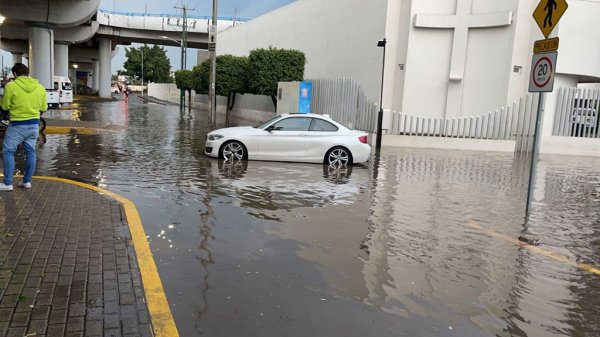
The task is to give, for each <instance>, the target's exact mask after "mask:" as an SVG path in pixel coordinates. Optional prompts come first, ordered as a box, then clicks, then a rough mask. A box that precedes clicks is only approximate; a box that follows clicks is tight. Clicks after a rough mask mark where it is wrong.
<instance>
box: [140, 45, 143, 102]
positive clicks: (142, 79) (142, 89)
mask: <svg viewBox="0 0 600 337" xmlns="http://www.w3.org/2000/svg"><path fill="white" fill-rule="evenodd" d="M140 50H141V52H142V96H144V46H142V47H141V48H140Z"/></svg>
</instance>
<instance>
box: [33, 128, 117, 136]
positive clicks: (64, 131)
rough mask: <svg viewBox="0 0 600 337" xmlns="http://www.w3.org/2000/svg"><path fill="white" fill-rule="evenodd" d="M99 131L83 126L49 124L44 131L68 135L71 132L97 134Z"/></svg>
mask: <svg viewBox="0 0 600 337" xmlns="http://www.w3.org/2000/svg"><path fill="white" fill-rule="evenodd" d="M98 131H100V130H98V129H92V128H88V127H82V126H47V127H46V129H45V130H44V133H45V134H47V135H68V134H71V133H76V134H80V135H95V134H97V133H98ZM102 131H110V130H102Z"/></svg>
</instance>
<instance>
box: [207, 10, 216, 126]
mask: <svg viewBox="0 0 600 337" xmlns="http://www.w3.org/2000/svg"><path fill="white" fill-rule="evenodd" d="M217 6H218V0H213V15H212V27H210V28H209V33H208V36H209V41H208V50H209V51H210V83H209V88H208V92H209V94H208V96H209V98H210V115H211V117H212V124H213V126H214V127H216V126H217V94H216V82H217V21H218V16H217V13H218V10H217Z"/></svg>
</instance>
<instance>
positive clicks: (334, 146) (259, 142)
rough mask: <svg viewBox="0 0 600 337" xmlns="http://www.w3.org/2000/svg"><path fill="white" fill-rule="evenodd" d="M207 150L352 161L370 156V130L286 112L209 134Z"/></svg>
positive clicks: (226, 155) (219, 154)
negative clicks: (265, 119)
mask: <svg viewBox="0 0 600 337" xmlns="http://www.w3.org/2000/svg"><path fill="white" fill-rule="evenodd" d="M205 146H206V148H205V153H206V155H207V156H209V157H215V158H221V159H238V160H242V159H249V160H273V161H292V162H307V163H325V164H330V165H336V166H341V165H350V164H352V163H363V162H366V161H367V160H369V156H370V154H371V147H370V146H369V144H368V140H367V134H366V133H365V132H362V131H356V130H350V129H348V128H346V127H345V126H343V125H341V124H340V123H338V122H336V121H334V120H332V119H331V118H330V117H329V116H328V115H317V114H284V115H280V116H276V117H275V118H273V119H271V120H269V121H266V122H264V123H262V124H260V125H257V126H254V127H253V126H242V127H232V128H224V129H219V130H215V131H212V132H210V133H209V134H208V135H206V145H205Z"/></svg>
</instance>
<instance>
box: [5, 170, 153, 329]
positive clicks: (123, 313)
mask: <svg viewBox="0 0 600 337" xmlns="http://www.w3.org/2000/svg"><path fill="white" fill-rule="evenodd" d="M0 215H1V218H0V336H7V337H8V336H10V337H13V336H19V337H23V336H36V337H39V336H49V337H54V336H69V337H71V336H73V337H74V336H152V326H151V320H150V315H149V313H148V308H147V305H146V300H145V295H144V290H143V287H142V282H141V278H140V272H139V268H138V265H137V260H136V255H135V251H134V248H133V245H132V242H131V235H130V232H129V228H128V226H127V223H126V220H125V215H124V211H123V208H122V206H121V205H120V204H119V203H118V202H117V201H116V200H113V199H112V198H110V197H107V196H104V195H101V194H99V193H97V192H95V191H92V190H88V189H85V188H81V187H78V186H73V185H69V184H66V183H62V182H55V181H46V180H40V179H35V180H34V181H33V188H32V189H31V190H23V189H19V188H16V187H15V190H14V191H13V192H1V193H0Z"/></svg>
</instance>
